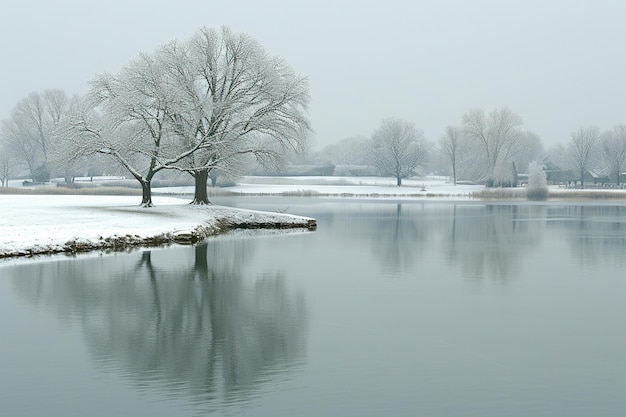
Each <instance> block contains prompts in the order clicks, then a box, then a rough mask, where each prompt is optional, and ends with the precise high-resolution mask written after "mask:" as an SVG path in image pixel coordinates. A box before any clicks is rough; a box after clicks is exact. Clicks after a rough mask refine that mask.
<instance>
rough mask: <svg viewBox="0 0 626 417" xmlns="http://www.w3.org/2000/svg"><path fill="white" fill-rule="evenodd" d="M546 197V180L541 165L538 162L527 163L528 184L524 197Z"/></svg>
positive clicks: (536, 198) (533, 198)
mask: <svg viewBox="0 0 626 417" xmlns="http://www.w3.org/2000/svg"><path fill="white" fill-rule="evenodd" d="M546 197H548V181H547V180H546V172H545V171H544V170H543V166H542V165H541V164H539V163H538V162H531V163H530V164H528V185H527V186H526V198H528V199H531V200H543V199H545V198H546Z"/></svg>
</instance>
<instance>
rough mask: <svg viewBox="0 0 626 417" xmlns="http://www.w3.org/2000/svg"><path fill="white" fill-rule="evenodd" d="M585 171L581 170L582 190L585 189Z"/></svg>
mask: <svg viewBox="0 0 626 417" xmlns="http://www.w3.org/2000/svg"><path fill="white" fill-rule="evenodd" d="M584 178H585V170H584V169H581V170H580V189H581V190H582V189H583V188H585V179H584Z"/></svg>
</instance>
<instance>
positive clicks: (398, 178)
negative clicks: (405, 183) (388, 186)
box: [396, 175, 402, 187]
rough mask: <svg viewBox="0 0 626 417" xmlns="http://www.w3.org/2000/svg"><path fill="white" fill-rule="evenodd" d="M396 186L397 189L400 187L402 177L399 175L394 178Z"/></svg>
mask: <svg viewBox="0 0 626 417" xmlns="http://www.w3.org/2000/svg"><path fill="white" fill-rule="evenodd" d="M396 185H397V186H398V187H399V186H401V185H402V177H401V176H399V175H398V176H397V177H396Z"/></svg>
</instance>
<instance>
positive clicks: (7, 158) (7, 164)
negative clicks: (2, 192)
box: [0, 136, 13, 187]
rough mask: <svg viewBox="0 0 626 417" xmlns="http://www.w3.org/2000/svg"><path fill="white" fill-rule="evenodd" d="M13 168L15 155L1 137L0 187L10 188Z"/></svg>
mask: <svg viewBox="0 0 626 417" xmlns="http://www.w3.org/2000/svg"><path fill="white" fill-rule="evenodd" d="M12 168H13V155H11V151H10V149H9V147H8V146H7V143H6V142H5V141H4V140H3V137H2V136H0V187H8V186H9V176H10V175H11V171H12Z"/></svg>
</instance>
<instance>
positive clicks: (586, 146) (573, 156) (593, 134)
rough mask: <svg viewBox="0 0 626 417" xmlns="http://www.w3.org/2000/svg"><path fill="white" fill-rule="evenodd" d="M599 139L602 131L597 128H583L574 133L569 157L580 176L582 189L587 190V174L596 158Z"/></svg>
mask: <svg viewBox="0 0 626 417" xmlns="http://www.w3.org/2000/svg"><path fill="white" fill-rule="evenodd" d="M599 139H600V129H598V128H597V127H596V126H583V127H581V128H579V129H578V130H577V131H576V132H574V133H572V140H571V142H570V146H569V157H570V160H571V164H572V165H573V167H574V168H575V169H576V170H577V172H578V173H579V175H580V188H585V179H584V178H585V172H586V171H587V170H588V169H589V167H590V165H591V163H592V160H593V157H594V156H595V151H596V148H597V144H598V141H599Z"/></svg>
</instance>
